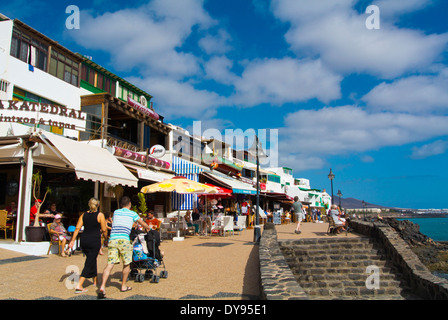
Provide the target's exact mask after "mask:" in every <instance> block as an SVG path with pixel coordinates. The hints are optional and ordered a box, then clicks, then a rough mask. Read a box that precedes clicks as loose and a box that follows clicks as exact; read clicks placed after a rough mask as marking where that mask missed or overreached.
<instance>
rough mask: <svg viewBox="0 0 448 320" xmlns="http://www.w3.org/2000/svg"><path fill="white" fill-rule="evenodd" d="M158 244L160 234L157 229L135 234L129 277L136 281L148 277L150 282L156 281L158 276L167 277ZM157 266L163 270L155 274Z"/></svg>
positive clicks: (158, 278) (141, 280)
mask: <svg viewBox="0 0 448 320" xmlns="http://www.w3.org/2000/svg"><path fill="white" fill-rule="evenodd" d="M159 245H160V234H159V233H158V232H157V231H155V230H151V231H149V232H148V233H139V234H137V236H136V237H135V240H134V242H133V248H134V249H133V253H132V262H131V272H130V274H129V278H130V279H135V281H136V282H143V281H145V279H148V280H149V281H150V282H153V283H158V282H159V280H160V278H168V271H167V270H166V268H165V263H164V262H163V257H162V255H161V254H160V250H159ZM159 267H162V268H163V270H162V271H160V273H159V275H157V268H159Z"/></svg>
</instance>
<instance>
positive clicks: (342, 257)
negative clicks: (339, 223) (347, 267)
mask: <svg viewBox="0 0 448 320" xmlns="http://www.w3.org/2000/svg"><path fill="white" fill-rule="evenodd" d="M384 259H385V258H383V256H380V255H378V254H375V253H370V252H366V253H364V254H363V253H357V254H328V255H309V256H301V257H296V258H295V259H294V260H295V261H298V262H300V263H306V262H332V261H365V260H373V261H376V260H377V261H382V260H384ZM288 260H289V258H288ZM294 260H291V261H294Z"/></svg>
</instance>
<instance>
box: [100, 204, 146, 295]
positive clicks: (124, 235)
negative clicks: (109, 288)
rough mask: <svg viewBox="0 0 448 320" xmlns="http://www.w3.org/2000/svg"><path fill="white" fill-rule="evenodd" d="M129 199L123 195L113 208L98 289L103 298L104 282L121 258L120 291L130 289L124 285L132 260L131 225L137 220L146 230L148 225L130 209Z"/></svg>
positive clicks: (104, 293)
mask: <svg viewBox="0 0 448 320" xmlns="http://www.w3.org/2000/svg"><path fill="white" fill-rule="evenodd" d="M131 205H132V204H131V199H130V198H129V197H128V196H124V197H123V198H121V200H120V206H121V209H118V210H115V212H114V215H113V217H114V218H113V223H112V230H111V231H110V237H109V245H108V257H107V266H106V268H105V269H104V271H103V280H102V283H101V287H100V289H99V291H98V298H100V299H104V298H105V297H106V291H105V290H106V282H107V279H108V278H109V275H110V273H111V271H112V269H113V267H114V265H115V264H117V263H120V260H121V259H123V279H122V283H121V292H126V291H129V290H131V289H132V288H131V287H128V286H127V285H126V281H127V280H128V275H129V272H130V269H131V268H130V264H131V262H132V250H133V248H132V243H131V240H130V238H129V234H130V233H131V229H132V225H133V224H134V222H138V223H139V224H140V225H141V226H142V227H143V228H144V229H146V231H149V230H150V227H149V226H148V225H147V224H146V223H145V222H144V221H143V220H142V219H141V218H140V217H139V215H138V214H137V213H136V212H134V211H132V210H130V209H131Z"/></svg>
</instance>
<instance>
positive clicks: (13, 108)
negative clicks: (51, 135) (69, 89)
mask: <svg viewBox="0 0 448 320" xmlns="http://www.w3.org/2000/svg"><path fill="white" fill-rule="evenodd" d="M1 122H15V123H22V124H31V125H48V126H54V127H59V128H65V129H71V130H81V131H82V130H85V128H86V117H85V114H84V113H83V112H81V110H76V109H73V108H67V107H64V106H59V105H55V104H47V103H38V102H32V101H16V100H0V123H1Z"/></svg>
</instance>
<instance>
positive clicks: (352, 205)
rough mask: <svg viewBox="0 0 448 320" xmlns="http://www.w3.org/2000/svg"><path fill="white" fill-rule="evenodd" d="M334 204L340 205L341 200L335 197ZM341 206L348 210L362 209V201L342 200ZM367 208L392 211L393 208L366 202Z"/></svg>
mask: <svg viewBox="0 0 448 320" xmlns="http://www.w3.org/2000/svg"><path fill="white" fill-rule="evenodd" d="M334 200H335V201H334V204H337V205H339V198H338V197H335V199H334ZM341 206H342V208H346V209H362V208H363V206H362V200H358V199H355V198H341ZM366 208H385V209H392V208H393V207H385V206H381V205H378V204H373V203H369V202H367V201H366Z"/></svg>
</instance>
